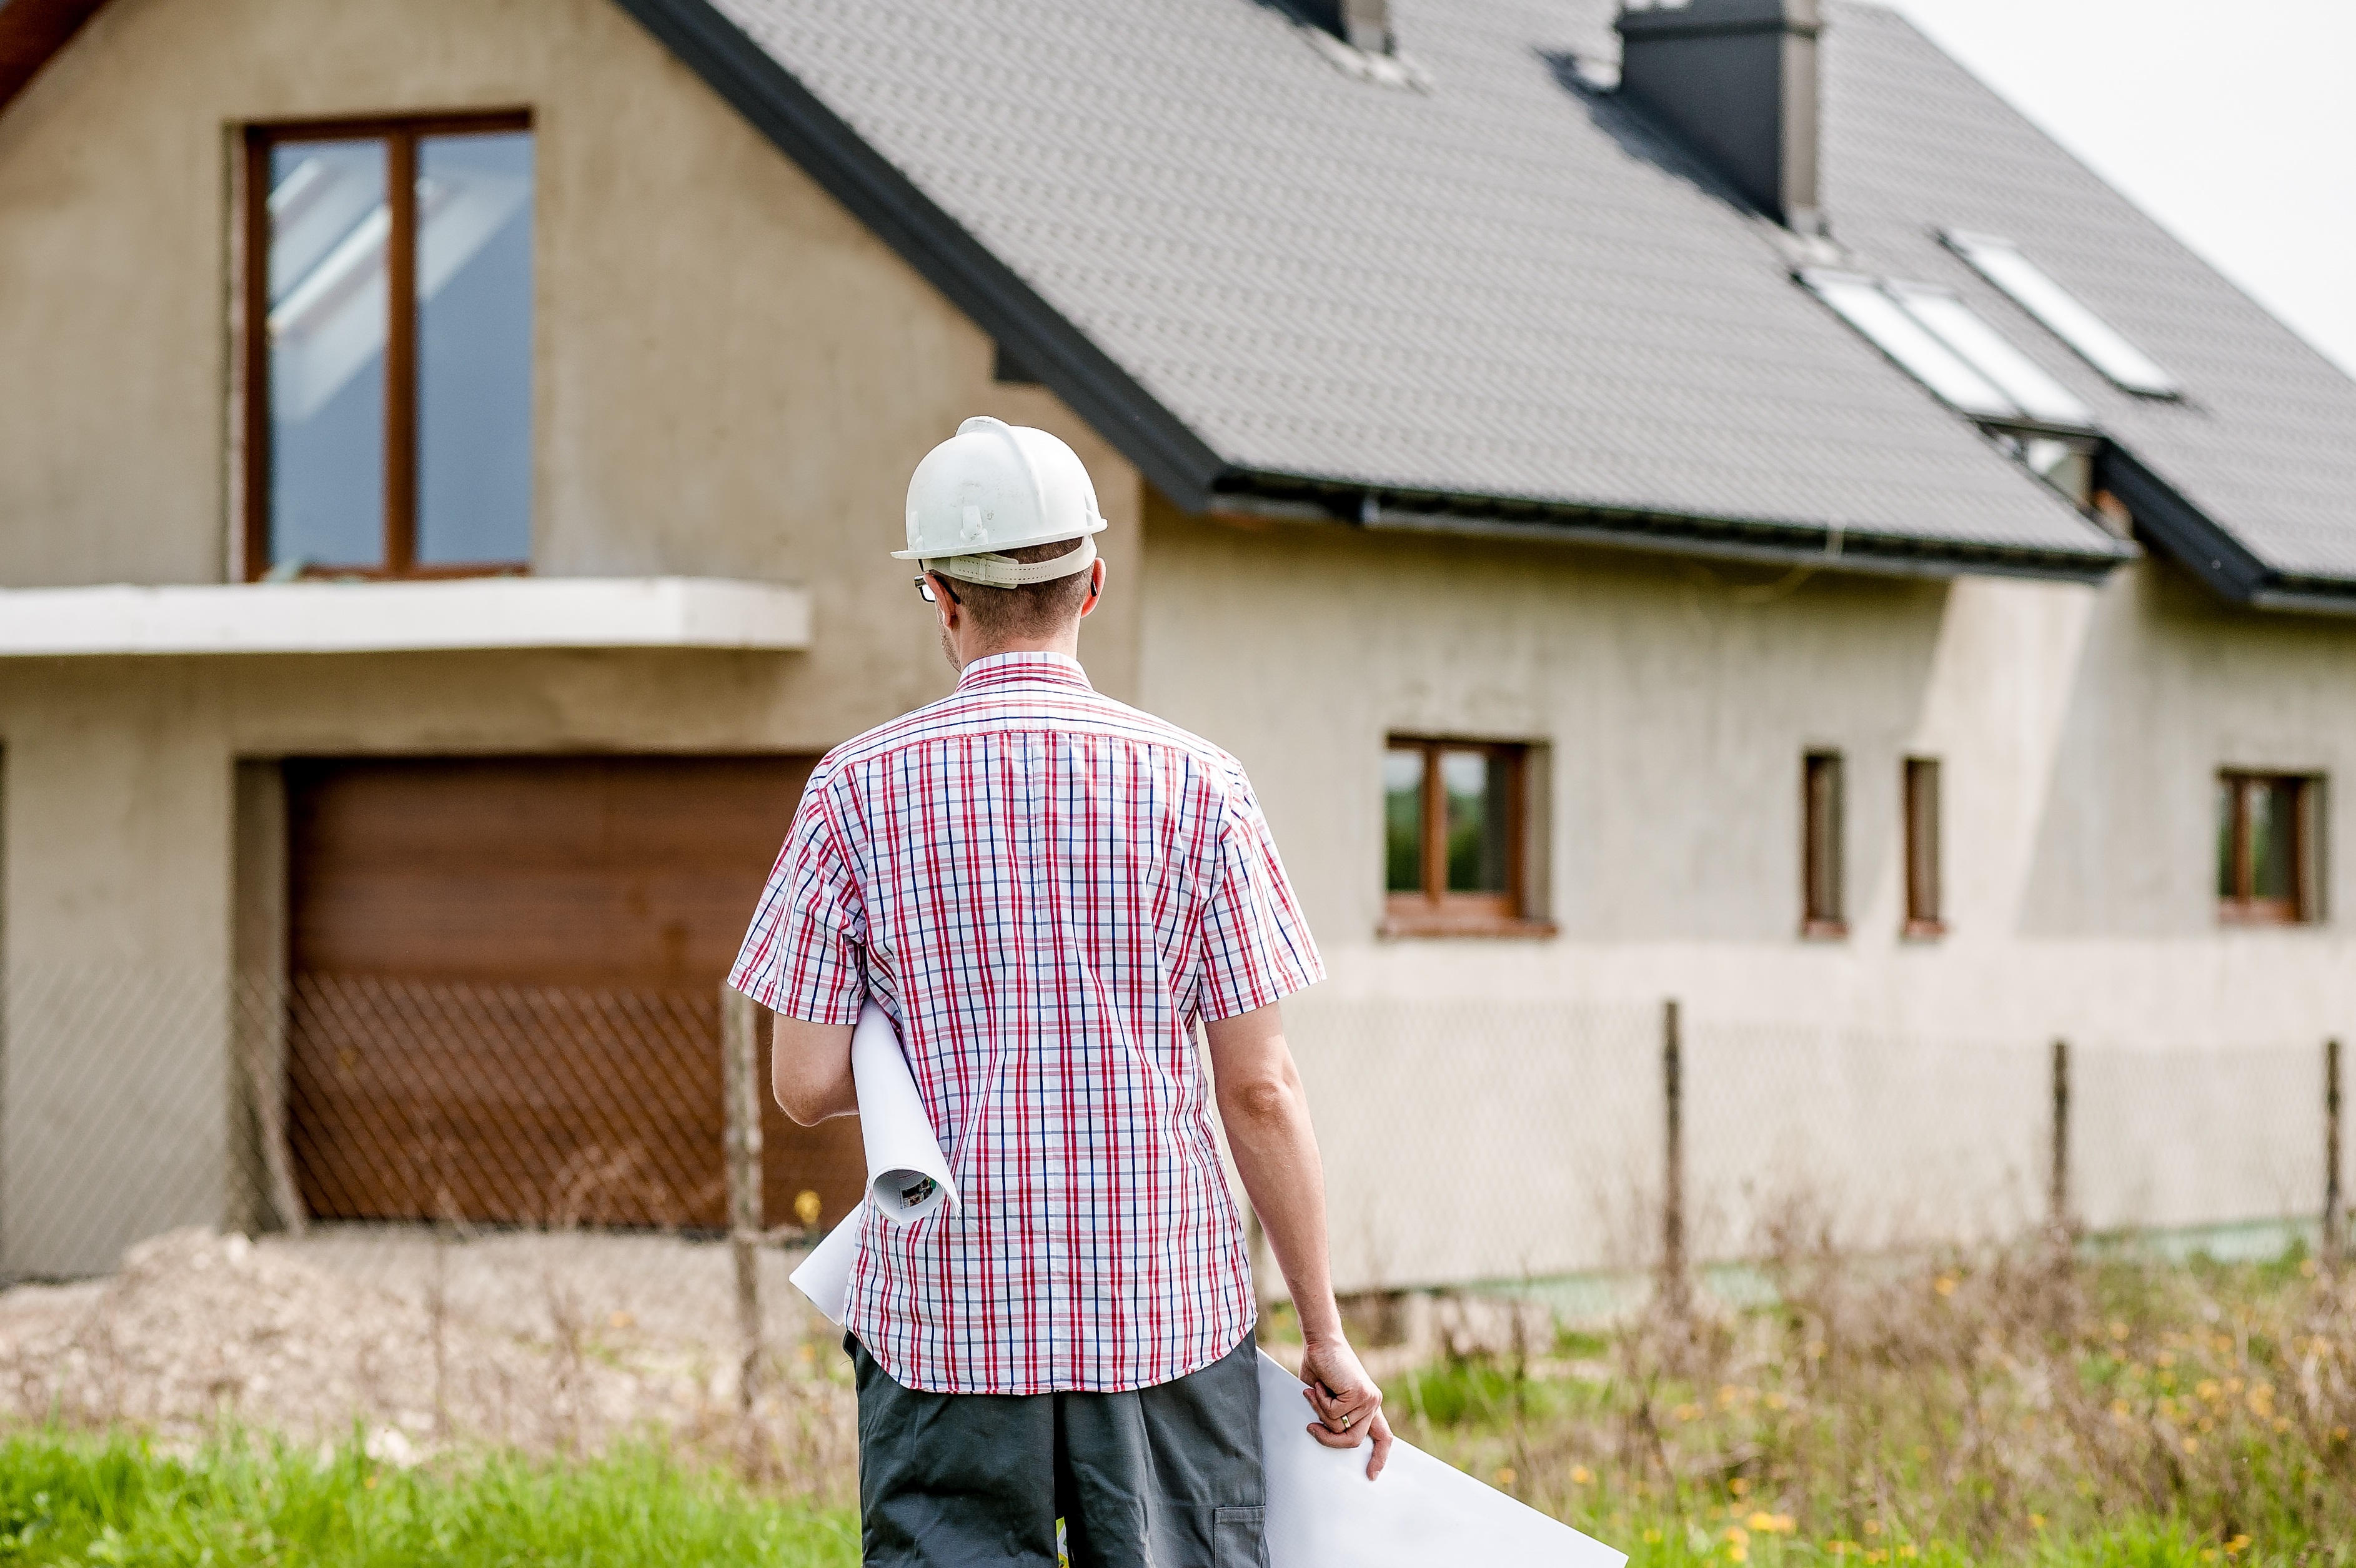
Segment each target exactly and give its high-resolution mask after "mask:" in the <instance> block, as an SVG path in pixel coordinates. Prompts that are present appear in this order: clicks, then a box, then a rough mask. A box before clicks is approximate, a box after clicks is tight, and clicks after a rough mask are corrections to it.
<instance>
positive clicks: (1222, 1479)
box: [842, 1333, 1268, 1568]
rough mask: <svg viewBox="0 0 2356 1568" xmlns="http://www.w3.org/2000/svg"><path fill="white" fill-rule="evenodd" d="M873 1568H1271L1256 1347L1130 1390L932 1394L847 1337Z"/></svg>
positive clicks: (1245, 1346) (1249, 1343)
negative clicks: (1059, 1532)
mask: <svg viewBox="0 0 2356 1568" xmlns="http://www.w3.org/2000/svg"><path fill="white" fill-rule="evenodd" d="M842 1348H843V1349H846V1350H848V1351H850V1352H851V1366H852V1368H853V1369H854V1371H856V1373H857V1375H858V1381H859V1511H860V1517H861V1520H862V1539H863V1544H864V1550H863V1551H862V1559H863V1561H864V1563H865V1564H866V1568H916V1565H919V1564H921V1565H922V1568H980V1565H981V1564H985V1563H987V1564H1001V1563H1003V1564H1009V1565H1019V1568H1055V1520H1057V1519H1058V1518H1061V1519H1062V1520H1064V1535H1065V1545H1066V1549H1067V1550H1068V1551H1069V1552H1070V1553H1071V1559H1072V1568H1147V1565H1149V1564H1150V1565H1151V1568H1266V1564H1267V1562H1268V1555H1267V1552H1266V1549H1265V1547H1264V1546H1263V1544H1262V1542H1261V1539H1260V1526H1261V1521H1262V1520H1263V1518H1264V1517H1265V1515H1266V1512H1267V1509H1266V1506H1265V1504H1266V1500H1267V1499H1266V1494H1265V1493H1264V1492H1263V1490H1262V1489H1261V1485H1260V1469H1259V1370H1258V1366H1257V1365H1256V1364H1255V1362H1256V1360H1257V1358H1258V1346H1257V1344H1256V1343H1255V1341H1254V1339H1253V1337H1252V1336H1251V1335H1250V1334H1248V1333H1247V1334H1246V1335H1245V1336H1244V1340H1243V1343H1242V1344H1240V1345H1237V1347H1236V1348H1235V1349H1232V1350H1230V1351H1228V1352H1227V1354H1226V1355H1225V1356H1223V1357H1221V1358H1220V1359H1219V1360H1215V1361H1214V1362H1212V1363H1211V1364H1210V1365H1209V1366H1207V1367H1205V1368H1204V1369H1202V1370H1201V1371H1197V1372H1192V1373H1189V1374H1188V1375H1187V1376H1185V1377H1183V1378H1180V1379H1179V1380H1178V1381H1175V1382H1167V1383H1161V1384H1158V1385H1156V1386H1155V1387H1152V1388H1146V1389H1136V1390H1133V1391H1131V1392H1127V1393H1038V1394H991V1393H923V1392H918V1391H916V1390H915V1389H906V1388H902V1387H901V1386H900V1385H899V1384H898V1383H896V1382H894V1381H892V1379H891V1378H890V1376H889V1375H887V1374H886V1373H885V1372H884V1371H883V1368H881V1367H879V1366H877V1365H876V1364H875V1361H874V1359H873V1357H871V1356H869V1355H868V1353H867V1348H866V1347H865V1346H863V1345H862V1344H861V1343H860V1342H859V1341H858V1339H855V1338H853V1337H852V1336H851V1335H848V1334H846V1335H844V1336H843V1339H842Z"/></svg>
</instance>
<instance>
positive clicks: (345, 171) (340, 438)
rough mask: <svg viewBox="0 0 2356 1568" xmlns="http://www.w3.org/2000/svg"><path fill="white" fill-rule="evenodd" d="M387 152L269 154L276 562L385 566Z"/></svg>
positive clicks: (310, 145)
mask: <svg viewBox="0 0 2356 1568" xmlns="http://www.w3.org/2000/svg"><path fill="white" fill-rule="evenodd" d="M384 192H385V148H384V144H382V143H380V142H289V143H283V144H280V145H278V146H275V147H273V148H272V149H271V153H270V321H269V330H270V457H271V462H270V513H271V527H270V560H271V564H272V565H273V566H275V565H277V564H279V563H280V562H283V561H287V560H303V561H331V562H334V563H336V564H337V565H349V566H379V565H381V564H382V563H383V560H384V533H385V530H384V407H385V405H384V396H385V362H384V350H385V319H386V311H385V269H384V259H385V241H386V239H387V236H388V235H389V234H390V233H391V215H390V213H389V212H388V210H387V208H386V206H385V198H384Z"/></svg>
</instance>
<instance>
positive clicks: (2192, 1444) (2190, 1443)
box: [2184, 1437, 2201, 1454]
mask: <svg viewBox="0 0 2356 1568" xmlns="http://www.w3.org/2000/svg"><path fill="white" fill-rule="evenodd" d="M2184 1451H2185V1452H2186V1453H2187V1454H2198V1453H2200V1452H2201V1439H2199V1438H2198V1437H2187V1438H2186V1439H2185V1440H2184Z"/></svg>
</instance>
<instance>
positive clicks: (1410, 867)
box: [1383, 751, 1423, 893]
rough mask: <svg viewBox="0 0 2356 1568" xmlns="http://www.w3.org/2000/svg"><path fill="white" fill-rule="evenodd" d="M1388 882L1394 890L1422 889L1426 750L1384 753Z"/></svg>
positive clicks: (1384, 825)
mask: <svg viewBox="0 0 2356 1568" xmlns="http://www.w3.org/2000/svg"><path fill="white" fill-rule="evenodd" d="M1383 838H1384V855H1383V859H1384V864H1385V865H1386V867H1387V871H1386V873H1385V876H1386V881H1385V886H1386V887H1387V890H1388V891H1391V892H1395V893H1416V892H1421V891H1423V753H1422V752H1419V751H1416V752H1401V751H1393V752H1385V753H1383Z"/></svg>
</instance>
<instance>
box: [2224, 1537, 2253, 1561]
mask: <svg viewBox="0 0 2356 1568" xmlns="http://www.w3.org/2000/svg"><path fill="white" fill-rule="evenodd" d="M2249 1545H2250V1538H2249V1537H2248V1536H2246V1535H2237V1536H2235V1537H2233V1540H2231V1541H2227V1542H2225V1555H2226V1556H2228V1557H2237V1556H2239V1555H2241V1554H2242V1553H2243V1552H2246V1551H2248V1550H2249Z"/></svg>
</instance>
